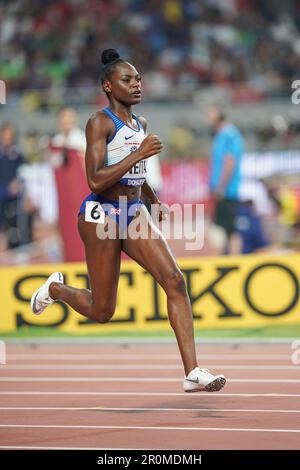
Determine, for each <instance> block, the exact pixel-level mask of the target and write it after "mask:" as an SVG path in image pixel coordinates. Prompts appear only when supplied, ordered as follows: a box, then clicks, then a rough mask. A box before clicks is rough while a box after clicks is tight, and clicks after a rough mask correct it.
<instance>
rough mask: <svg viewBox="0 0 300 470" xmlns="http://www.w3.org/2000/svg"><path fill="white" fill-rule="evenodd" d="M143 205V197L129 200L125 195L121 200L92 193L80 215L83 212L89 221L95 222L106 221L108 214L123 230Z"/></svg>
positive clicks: (84, 203) (83, 204) (81, 207)
mask: <svg viewBox="0 0 300 470" xmlns="http://www.w3.org/2000/svg"><path fill="white" fill-rule="evenodd" d="M141 206H143V202H142V200H141V199H135V200H133V201H128V199H127V198H126V197H124V196H123V197H121V198H120V200H119V201H112V200H110V199H106V198H105V197H103V196H100V195H99V194H94V193H91V194H90V195H89V196H87V197H86V198H85V199H84V200H83V202H82V204H81V206H80V209H79V214H78V215H80V214H83V215H84V216H85V220H86V221H87V222H94V223H104V219H105V216H107V217H109V218H111V219H113V220H114V221H115V222H116V223H117V224H118V225H119V226H120V228H121V230H124V229H126V228H127V227H128V226H129V224H130V223H131V222H132V220H133V219H134V218H135V217H136V213H137V211H138V210H139V209H140V208H141Z"/></svg>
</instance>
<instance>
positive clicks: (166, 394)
mask: <svg viewBox="0 0 300 470" xmlns="http://www.w3.org/2000/svg"><path fill="white" fill-rule="evenodd" d="M0 395H14V396H19V395H20V396H22V395H38V396H40V395H41V396H47V395H49V396H52V395H53V396H68V395H70V396H104V397H106V396H108V397H111V396H116V397H123V396H125V397H126V396H129V397H131V396H133V397H185V398H187V397H189V398H196V397H198V398H199V394H197V393H185V392H181V393H178V392H113V391H111V392H51V391H50V392H45V391H39V392H37V391H25V392H23V391H22V392H16V391H6V392H0ZM203 397H210V398H216V397H243V398H245V397H246V398H253V397H268V398H269V397H275V398H276V397H278V398H300V394H299V393H225V392H220V393H209V392H201V398H203Z"/></svg>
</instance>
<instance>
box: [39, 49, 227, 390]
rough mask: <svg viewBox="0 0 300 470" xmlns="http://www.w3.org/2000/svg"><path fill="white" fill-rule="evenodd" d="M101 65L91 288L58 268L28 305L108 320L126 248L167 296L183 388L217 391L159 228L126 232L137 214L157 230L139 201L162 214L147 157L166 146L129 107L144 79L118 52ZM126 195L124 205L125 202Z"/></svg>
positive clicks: (86, 215) (93, 147)
mask: <svg viewBox="0 0 300 470" xmlns="http://www.w3.org/2000/svg"><path fill="white" fill-rule="evenodd" d="M102 64H103V70H102V87H103V90H104V92H105V93H106V95H107V97H108V99H109V106H108V107H107V108H105V109H103V110H102V111H98V112H97V113H96V114H94V115H93V116H92V117H91V118H90V119H89V121H88V123H87V126H86V139H87V150H86V156H85V159H86V173H87V180H88V184H89V187H90V188H91V191H92V193H91V194H90V195H89V196H88V197H87V198H86V199H85V200H84V201H83V203H82V205H81V207H80V210H79V216H78V230H79V234H80V236H81V239H82V241H83V243H84V245H85V253H86V262H87V267H88V274H89V278H90V287H91V290H88V289H76V288H74V287H70V286H67V285H65V284H64V280H63V275H62V273H60V272H55V273H53V274H52V275H51V276H50V277H49V278H48V280H47V281H46V282H45V284H43V286H42V287H40V288H39V289H38V290H37V291H36V292H34V294H33V295H32V298H31V309H32V311H33V313H35V314H37V315H39V314H41V313H42V312H43V311H44V310H45V308H46V307H48V306H49V305H50V304H52V303H53V302H54V301H56V300H59V301H63V302H65V303H67V304H68V305H70V307H72V308H73V309H74V310H76V311H77V312H79V313H80V314H81V315H84V316H85V317H87V318H89V319H91V320H93V321H96V322H99V323H106V322H108V321H109V320H110V319H111V318H112V316H113V314H114V311H115V307H116V298H117V288H118V280H119V274H120V261H121V251H122V250H123V251H124V252H125V253H127V255H129V256H130V258H132V259H133V260H135V261H136V262H137V263H138V264H139V265H140V266H142V267H143V268H144V269H145V270H146V271H148V272H149V273H150V274H151V275H152V276H153V277H154V278H155V280H156V281H157V282H158V283H159V284H160V286H161V287H162V288H163V289H164V291H165V293H166V295H167V306H168V317H169V321H170V324H171V326H172V328H173V330H174V332H175V335H176V339H177V343H178V347H179V350H180V353H181V358H182V361H183V366H184V372H185V377H184V382H183V388H184V390H185V391H186V392H197V391H209V392H215V391H219V390H220V389H221V388H222V387H223V386H224V385H225V383H226V379H225V377H224V376H223V375H213V374H211V373H210V372H209V371H208V370H207V369H200V368H199V367H198V363H197V358H196V350H195V349H196V348H195V341H194V328H193V317H192V311H191V304H190V299H189V296H188V293H187V290H186V285H185V281H184V278H183V275H182V273H181V271H180V269H179V267H178V265H177V263H176V261H175V259H174V257H173V255H172V254H171V252H170V249H169V247H168V245H167V242H166V240H165V238H164V237H163V235H162V234H161V233H160V232H159V236H158V237H152V238H151V237H148V238H146V237H139V238H137V237H134V238H133V237H130V235H129V232H130V230H129V228H130V225H131V224H132V223H133V222H136V220H135V219H136V218H137V217H138V218H139V223H140V225H141V226H142V227H143V229H146V230H147V233H148V232H149V233H150V232H151V231H154V232H157V230H158V229H157V227H156V226H155V224H154V222H153V220H152V218H151V217H150V215H149V213H148V212H147V210H146V208H145V206H144V205H143V202H142V199H145V198H148V200H149V201H150V203H151V204H157V207H158V208H159V210H158V213H159V217H160V219H162V218H163V216H164V214H165V206H163V205H162V204H161V202H160V201H159V199H158V198H157V196H156V194H155V193H154V191H153V190H152V188H151V187H150V186H149V184H148V183H147V181H146V163H147V159H148V158H150V157H151V156H153V155H156V154H158V153H159V152H160V151H161V150H162V143H161V141H160V139H159V138H158V136H157V135H153V134H149V135H147V136H146V128H147V122H146V119H145V118H143V117H137V116H135V115H134V114H133V113H132V111H131V108H132V106H133V105H136V104H138V103H140V101H141V76H140V74H139V73H138V72H137V70H136V69H135V67H134V66H133V65H131V64H130V63H128V62H126V61H125V60H123V59H121V58H120V56H119V54H118V53H117V51H116V50H114V49H107V50H105V51H104V52H103V53H102ZM124 197H125V198H126V199H127V204H126V203H124V202H122V201H123V199H124ZM120 201H121V202H120ZM124 212H125V217H124ZM112 221H113V223H114V224H116V225H118V226H119V227H120V229H121V231H123V230H124V229H126V230H127V232H128V236H127V238H126V237H121V236H117V237H103V236H102V235H103V233H104V232H105V227H106V226H107V224H108V223H110V224H111V223H112ZM95 222H98V223H97V224H95ZM96 227H97V228H96Z"/></svg>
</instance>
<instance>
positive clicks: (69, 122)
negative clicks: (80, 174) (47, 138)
mask: <svg viewBox="0 0 300 470" xmlns="http://www.w3.org/2000/svg"><path fill="white" fill-rule="evenodd" d="M77 119H78V116H77V113H76V111H75V109H72V108H62V109H61V110H60V111H59V113H58V115H57V126H58V130H59V132H58V133H57V134H56V135H55V136H54V137H53V139H52V141H51V148H52V149H53V150H54V154H55V155H54V154H51V156H50V158H51V163H52V164H53V166H54V167H57V166H61V165H67V164H68V158H69V156H68V152H69V150H71V151H72V150H76V151H77V152H78V156H79V157H80V158H81V163H82V165H83V167H84V154H85V148H86V141H85V134H84V132H83V130H82V129H80V127H78V124H77ZM56 149H59V150H60V153H59V154H58V153H57V152H56V151H55V150H56Z"/></svg>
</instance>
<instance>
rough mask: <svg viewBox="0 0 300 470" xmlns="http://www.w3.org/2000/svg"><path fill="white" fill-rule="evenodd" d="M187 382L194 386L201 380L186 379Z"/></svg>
mask: <svg viewBox="0 0 300 470" xmlns="http://www.w3.org/2000/svg"><path fill="white" fill-rule="evenodd" d="M185 380H187V381H188V382H192V383H193V384H199V383H200V382H199V378H197V379H196V380H193V379H185Z"/></svg>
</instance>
